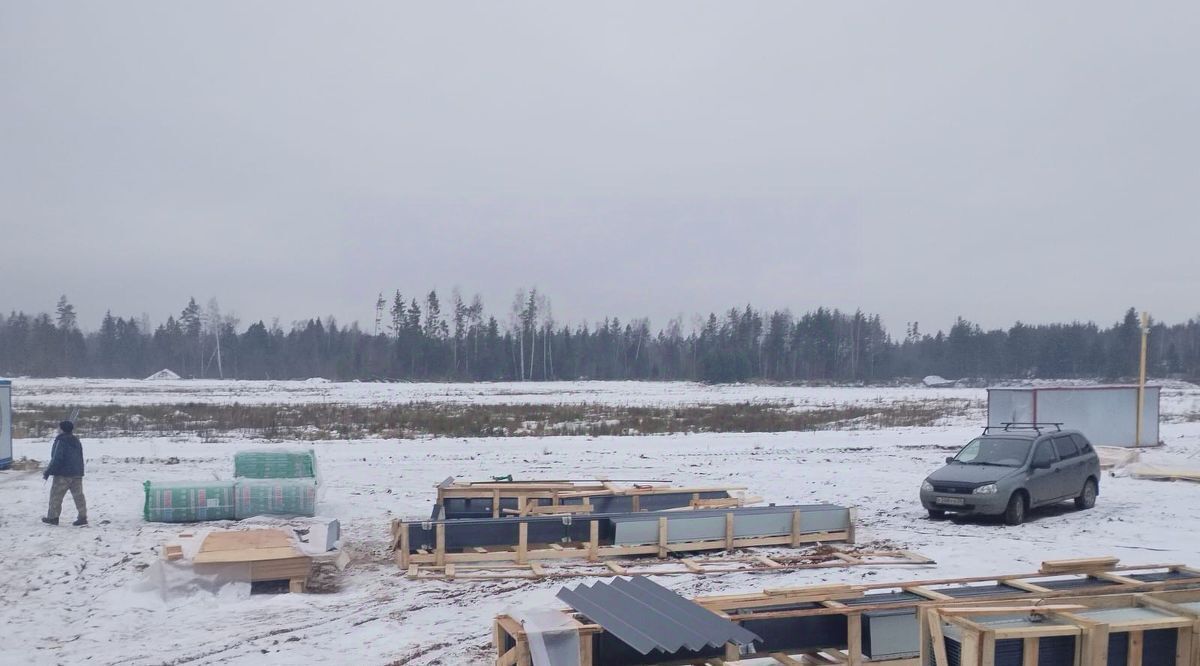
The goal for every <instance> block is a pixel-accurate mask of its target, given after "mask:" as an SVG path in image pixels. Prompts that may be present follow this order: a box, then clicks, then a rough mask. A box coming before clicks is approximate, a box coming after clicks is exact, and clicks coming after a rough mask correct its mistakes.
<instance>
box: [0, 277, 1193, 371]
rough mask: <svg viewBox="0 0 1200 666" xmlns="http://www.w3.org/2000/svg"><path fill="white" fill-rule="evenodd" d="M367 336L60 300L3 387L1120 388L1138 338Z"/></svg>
mask: <svg viewBox="0 0 1200 666" xmlns="http://www.w3.org/2000/svg"><path fill="white" fill-rule="evenodd" d="M375 312H376V318H375V321H374V322H371V323H370V324H369V325H368V326H367V327H365V328H364V327H362V326H360V325H359V324H358V323H352V324H349V325H341V324H338V323H337V322H336V321H335V320H334V319H332V318H325V319H321V318H314V319H310V320H305V321H299V322H295V323H293V324H292V325H291V326H290V327H289V328H287V329H285V328H283V327H282V326H280V325H279V324H278V322H275V323H272V324H270V325H268V324H265V323H264V322H263V321H261V320H259V321H255V322H253V323H251V324H249V325H248V326H245V327H242V326H240V325H239V322H238V320H237V319H236V318H234V317H231V316H228V315H222V313H221V312H220V309H219V307H218V306H217V303H216V301H215V300H214V301H210V302H209V303H208V306H207V307H206V308H201V307H200V306H199V305H198V304H197V303H196V301H195V299H191V300H190V301H189V302H188V304H187V306H186V307H185V308H184V309H183V310H182V311H181V312H180V314H179V316H178V317H175V316H171V317H169V318H168V319H167V320H166V321H165V322H163V323H161V324H159V325H157V326H154V327H152V326H151V324H150V323H149V322H148V321H146V319H145V318H144V317H143V318H137V317H127V318H126V317H121V316H113V315H112V314H111V313H109V314H106V315H105V316H104V319H103V321H102V322H101V324H100V328H99V330H97V331H90V332H87V333H85V332H83V331H81V330H80V329H79V327H78V324H77V322H76V316H75V309H74V307H73V306H72V305H71V304H70V303H69V302H68V300H67V298H66V297H65V296H64V297H63V298H62V299H60V300H59V303H58V307H57V308H56V311H55V313H54V314H48V313H40V314H27V313H24V312H12V313H11V314H9V315H8V316H0V375H10V376H19V375H29V376H37V377H56V376H77V377H144V376H147V375H149V374H151V373H153V372H156V371H158V370H160V369H163V368H169V369H171V370H173V371H175V372H177V373H179V374H180V375H182V376H184V377H206V378H213V377H218V376H221V377H225V378H238V379H298V378H307V377H325V378H329V379H334V380H351V379H362V380H558V379H581V378H586V379H691V380H701V381H712V382H730V381H742V380H749V379H760V380H769V381H781V382H787V381H866V382H870V381H888V380H892V379H897V378H909V377H923V376H925V375H930V374H936V375H942V376H944V377H950V378H958V377H984V378H991V379H996V378H1025V377H1054V378H1060V377H1062V378H1066V377H1106V378H1121V377H1130V376H1133V375H1134V374H1136V372H1137V357H1138V345H1139V338H1140V333H1139V324H1138V319H1137V316H1136V313H1135V312H1134V310H1133V309H1132V308H1131V309H1129V310H1128V311H1127V312H1126V313H1125V315H1124V317H1123V318H1122V319H1121V320H1120V321H1117V322H1116V323H1114V324H1112V325H1110V326H1106V327H1101V326H1098V325H1096V324H1094V323H1090V322H1089V323H1079V322H1073V323H1069V324H1042V325H1036V326H1032V325H1026V324H1022V323H1020V322H1018V323H1016V324H1014V325H1013V326H1012V327H1011V328H1009V329H1007V330H1004V329H995V330H983V329H981V328H980V327H979V326H978V325H976V324H973V323H971V322H969V321H966V320H964V319H961V318H960V319H959V320H958V321H957V322H956V323H955V324H954V326H953V327H951V329H950V331H949V332H947V333H943V332H941V331H938V332H937V333H935V334H932V335H930V334H927V333H923V332H922V331H921V330H920V329H919V326H918V325H917V324H916V323H909V324H908V325H907V326H906V330H905V333H904V336H903V337H901V338H895V337H892V336H891V335H889V334H888V332H887V330H886V329H885V328H884V326H883V323H882V322H881V321H880V318H879V316H878V315H870V314H865V313H863V312H854V313H847V312H842V311H839V310H836V309H826V308H818V309H817V310H815V311H812V312H806V313H804V314H800V315H794V314H792V313H790V312H788V311H773V312H766V311H761V310H755V309H754V308H752V307H750V306H745V307H741V308H734V309H731V310H729V311H727V312H725V313H723V314H720V315H718V314H715V313H714V314H710V315H708V317H707V318H706V319H701V318H698V319H696V320H695V321H694V322H692V323H691V324H690V325H688V326H685V324H684V322H683V321H681V320H679V319H675V320H672V321H670V322H668V323H667V325H666V326H664V327H662V328H659V329H657V330H656V329H652V328H651V325H650V322H649V320H647V319H633V320H629V321H621V320H619V319H617V318H615V317H612V318H604V319H602V320H600V321H598V322H597V323H595V324H592V325H589V324H586V323H584V324H575V325H563V324H558V323H556V322H555V320H554V317H553V316H552V314H551V308H550V302H549V301H548V300H547V299H546V298H545V297H544V296H543V295H542V294H540V293H538V292H537V290H533V291H531V292H529V293H525V292H523V291H522V292H519V293H518V294H517V297H516V299H515V300H514V303H513V306H512V308H511V309H510V311H509V312H508V313H506V315H505V316H504V317H503V320H500V319H498V318H497V316H495V315H493V314H487V313H485V312H484V308H483V304H482V301H481V300H480V298H479V297H478V296H476V297H475V298H474V299H472V300H471V301H470V302H466V301H464V300H463V299H462V298H461V297H460V296H459V294H458V293H457V292H455V293H454V294H453V296H452V299H451V302H450V304H449V305H448V307H446V308H445V312H443V307H442V305H441V300H440V299H439V297H438V295H437V293H436V292H430V293H429V294H427V295H426V296H425V297H424V298H422V299H420V300H418V299H415V298H414V299H408V300H406V299H405V298H404V297H403V296H402V295H401V294H400V293H399V292H397V293H395V294H394V295H393V296H392V297H391V298H390V299H385V298H384V297H383V296H382V295H380V297H379V299H378V300H377V302H376V308H375ZM1148 364H1149V371H1150V374H1151V375H1152V376H1155V377H1184V378H1195V377H1200V320H1197V319H1190V320H1188V321H1187V322H1185V323H1180V324H1173V325H1166V324H1162V323H1157V322H1155V323H1153V324H1152V327H1151V333H1150V349H1149V362H1148Z"/></svg>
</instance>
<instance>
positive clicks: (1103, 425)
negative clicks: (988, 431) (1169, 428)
mask: <svg viewBox="0 0 1200 666" xmlns="http://www.w3.org/2000/svg"><path fill="white" fill-rule="evenodd" d="M1160 390H1161V389H1160V387H1158V386H1147V387H1146V394H1145V399H1144V401H1143V413H1142V417H1143V420H1142V439H1141V442H1142V444H1156V443H1158V441H1159V432H1158V417H1159V413H1158V408H1159V392H1160ZM1136 407H1137V387H1136V386H1078V387H1072V386H1056V387H1037V388H1035V387H1029V388H991V389H988V425H1000V424H1001V423H1003V422H1005V421H1034V420H1037V421H1041V422H1052V421H1058V422H1062V424H1063V427H1064V428H1070V429H1074V430H1079V431H1080V432H1082V433H1083V434H1084V435H1085V436H1086V437H1087V438H1088V440H1089V441H1091V443H1092V444H1095V445H1097V446H1133V445H1134V443H1135V441H1134V440H1135V437H1134V434H1135V431H1136V430H1137V409H1136Z"/></svg>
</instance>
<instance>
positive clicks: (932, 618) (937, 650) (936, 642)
mask: <svg viewBox="0 0 1200 666" xmlns="http://www.w3.org/2000/svg"><path fill="white" fill-rule="evenodd" d="M925 624H926V626H928V627H929V638H930V639H931V642H932V643H933V663H934V666H950V658H949V657H947V656H946V636H945V634H943V633H942V617H941V616H940V615H938V612H937V609H934V608H929V609H927V610H926V611H925ZM921 649H922V650H924V649H925V645H924V644H922V645H921Z"/></svg>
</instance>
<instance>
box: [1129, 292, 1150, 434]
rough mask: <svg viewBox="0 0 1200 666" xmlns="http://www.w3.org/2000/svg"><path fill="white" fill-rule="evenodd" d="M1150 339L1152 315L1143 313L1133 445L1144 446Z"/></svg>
mask: <svg viewBox="0 0 1200 666" xmlns="http://www.w3.org/2000/svg"><path fill="white" fill-rule="evenodd" d="M1148 337H1150V314H1149V313H1147V312H1143V313H1142V354H1141V360H1140V361H1139V363H1138V391H1137V430H1136V431H1135V433H1134V436H1133V445H1134V446H1141V445H1142V411H1143V410H1144V409H1145V405H1146V339H1147V338H1148Z"/></svg>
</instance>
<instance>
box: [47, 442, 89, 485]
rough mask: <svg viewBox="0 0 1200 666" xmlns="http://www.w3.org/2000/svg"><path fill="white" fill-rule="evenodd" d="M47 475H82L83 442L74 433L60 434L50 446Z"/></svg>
mask: <svg viewBox="0 0 1200 666" xmlns="http://www.w3.org/2000/svg"><path fill="white" fill-rule="evenodd" d="M46 475H47V476H83V444H82V443H80V441H79V438H78V437H76V436H75V435H69V434H60V435H59V436H58V437H55V438H54V446H52V447H51V448H50V465H49V466H47V467H46Z"/></svg>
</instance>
